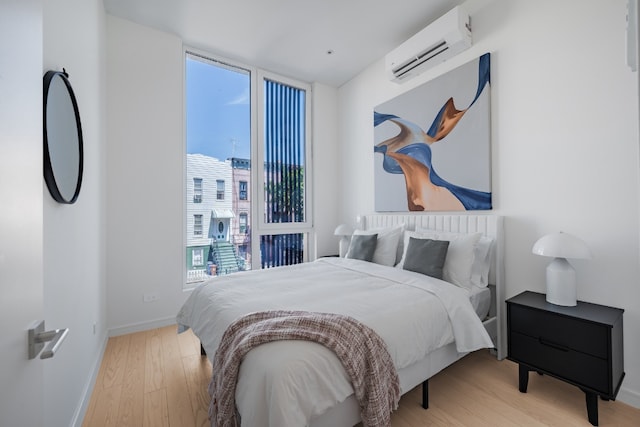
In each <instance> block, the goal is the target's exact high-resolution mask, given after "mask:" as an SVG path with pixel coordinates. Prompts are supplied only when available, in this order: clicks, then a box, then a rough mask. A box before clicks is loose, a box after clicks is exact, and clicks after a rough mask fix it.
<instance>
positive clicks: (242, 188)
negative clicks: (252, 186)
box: [238, 181, 247, 200]
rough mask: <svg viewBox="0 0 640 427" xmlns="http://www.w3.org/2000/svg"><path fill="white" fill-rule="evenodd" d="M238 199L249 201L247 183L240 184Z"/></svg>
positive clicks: (241, 182)
mask: <svg viewBox="0 0 640 427" xmlns="http://www.w3.org/2000/svg"><path fill="white" fill-rule="evenodd" d="M238 198H239V199H240V200H247V181H240V182H238Z"/></svg>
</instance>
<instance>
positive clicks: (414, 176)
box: [387, 153, 465, 211]
mask: <svg viewBox="0 0 640 427" xmlns="http://www.w3.org/2000/svg"><path fill="white" fill-rule="evenodd" d="M387 156H389V157H391V158H392V159H394V160H395V161H396V162H398V165H400V168H402V172H403V174H404V179H405V184H406V186H407V203H408V205H409V210H410V211H424V210H436V209H439V210H450V211H463V210H465V208H464V205H463V204H462V203H461V202H460V200H458V198H457V197H456V196H454V195H453V193H451V191H449V190H448V189H446V188H444V187H440V186H437V185H434V184H433V183H432V182H431V179H430V178H429V168H428V167H426V166H425V165H424V164H422V163H420V162H419V161H418V160H416V159H414V158H413V157H410V156H407V155H404V154H398V153H387Z"/></svg>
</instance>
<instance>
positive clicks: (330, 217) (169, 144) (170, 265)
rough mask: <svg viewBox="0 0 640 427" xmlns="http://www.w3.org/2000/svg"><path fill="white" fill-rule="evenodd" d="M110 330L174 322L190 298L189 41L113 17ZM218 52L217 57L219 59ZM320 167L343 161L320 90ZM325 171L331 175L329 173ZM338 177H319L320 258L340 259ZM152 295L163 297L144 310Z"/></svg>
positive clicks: (316, 112)
mask: <svg viewBox="0 0 640 427" xmlns="http://www.w3.org/2000/svg"><path fill="white" fill-rule="evenodd" d="M107 34H108V36H107V39H108V49H107V61H108V66H107V75H108V79H107V80H108V89H109V90H108V94H107V100H108V101H107V103H108V139H109V145H108V150H107V157H108V191H107V193H108V202H107V229H108V230H109V233H108V236H107V282H108V287H107V288H108V291H107V312H108V315H107V324H108V328H109V329H110V330H111V333H112V334H120V333H125V332H129V331H134V330H140V329H147V328H149V327H151V326H157V325H163V324H170V323H173V322H174V321H175V316H176V314H177V312H178V310H179V309H180V306H181V305H182V303H183V302H184V300H185V299H186V297H187V295H188V293H187V292H183V291H182V285H183V270H182V269H183V264H184V242H183V210H184V204H183V200H184V196H183V194H184V189H183V162H184V146H183V98H182V93H183V92H182V85H183V68H184V65H183V62H184V60H183V52H182V41H181V40H180V39H179V38H177V37H176V36H174V35H171V34H167V33H163V32H160V31H156V30H153V29H150V28H147V27H144V26H141V25H138V24H134V23H132V22H130V21H126V20H123V19H120V18H116V17H113V16H108V17H107ZM212 53H213V54H215V52H212ZM312 99H313V101H312V102H313V103H312V114H313V118H314V127H313V139H314V147H313V150H314V156H315V157H316V160H315V161H316V162H318V161H319V162H320V164H324V162H330V159H333V158H335V150H336V144H337V142H336V141H337V113H336V108H335V106H336V100H337V91H336V90H335V89H333V88H330V87H327V86H323V85H318V84H317V85H314V86H313V98H312ZM322 172H324V173H322ZM336 188H337V177H336V174H335V173H333V171H331V173H327V171H326V170H324V171H323V169H316V170H315V171H314V190H315V200H314V206H315V210H316V212H315V226H316V229H317V230H318V231H319V233H318V239H317V249H318V254H320V255H324V254H329V253H335V249H334V247H335V246H336V245H337V240H336V239H335V238H334V236H333V228H334V227H335V224H336V218H337V212H338V210H337V206H336V205H335V203H333V201H334V200H336V196H335V189H336ZM144 293H155V294H157V295H158V299H157V300H156V301H155V302H152V303H143V300H142V297H143V294H144Z"/></svg>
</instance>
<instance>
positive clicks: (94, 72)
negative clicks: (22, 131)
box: [42, 0, 106, 426]
mask: <svg viewBox="0 0 640 427" xmlns="http://www.w3.org/2000/svg"><path fill="white" fill-rule="evenodd" d="M105 35H106V31H105V13H104V8H103V5H102V1H101V0H91V1H86V0H50V1H46V2H44V11H43V41H44V45H43V48H44V58H43V67H44V69H43V70H42V73H43V74H44V72H45V71H47V70H62V68H63V67H64V68H66V70H67V72H68V73H69V74H70V76H69V80H70V82H71V84H72V86H73V89H74V92H75V95H76V99H77V102H78V106H79V109H80V119H81V121H82V130H83V136H84V176H83V182H82V189H81V191H80V195H79V197H78V200H77V202H76V203H75V204H73V205H62V204H58V203H56V202H55V201H54V200H53V198H52V197H51V196H50V194H49V191H48V190H47V189H46V186H45V185H44V180H43V186H44V187H45V188H44V190H43V197H44V305H45V319H46V326H47V329H55V328H69V334H68V336H67V339H66V340H65V342H64V344H63V345H62V346H61V347H60V351H59V352H58V353H57V354H56V355H55V357H54V358H53V359H50V360H47V361H45V362H44V366H45V368H44V396H45V399H44V402H45V406H44V419H45V420H46V424H47V425H58V426H62V425H69V424H72V423H75V422H77V423H78V424H79V423H81V422H82V416H83V415H84V410H85V406H84V405H86V404H87V403H88V402H87V401H84V400H83V399H84V398H85V397H87V398H88V397H89V396H86V394H87V393H89V394H90V392H91V387H92V384H91V382H92V380H93V379H94V376H95V374H96V373H97V369H98V367H99V366H98V364H99V361H100V358H101V356H102V351H103V348H104V344H105V341H106V332H105V331H106V329H105V328H106V322H105V320H106V311H105V270H104V258H105V248H104V234H105V216H104V209H105V143H106V135H105V130H106V127H105V121H106V101H105V76H104V49H105ZM94 325H95V328H96V329H95V331H94Z"/></svg>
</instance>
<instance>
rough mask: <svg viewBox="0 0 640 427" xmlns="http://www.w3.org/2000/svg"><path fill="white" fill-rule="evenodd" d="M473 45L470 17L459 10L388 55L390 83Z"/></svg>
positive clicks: (437, 21)
mask: <svg viewBox="0 0 640 427" xmlns="http://www.w3.org/2000/svg"><path fill="white" fill-rule="evenodd" d="M471 43H472V40H471V24H470V18H469V15H468V14H467V13H466V12H465V11H464V9H462V8H461V7H460V6H457V7H455V8H454V9H452V10H450V11H449V12H448V13H446V14H445V15H443V16H441V17H440V18H438V19H437V20H435V21H434V22H433V23H432V24H430V25H429V26H427V27H426V28H424V29H423V30H422V31H420V32H419V33H417V34H415V35H414V36H413V37H411V38H410V39H408V40H407V41H405V42H404V43H402V44H401V45H400V46H398V47H397V48H396V49H394V50H393V51H391V52H389V54H387V56H386V57H385V64H386V67H387V73H388V75H389V79H390V80H393V81H396V82H401V81H405V80H407V79H409V78H410V77H413V76H416V75H418V74H420V73H421V72H423V71H425V70H427V69H429V68H431V67H433V66H434V65H436V64H439V63H441V62H443V61H446V60H447V59H449V58H451V57H452V56H454V55H456V54H458V53H460V52H462V51H463V50H465V49H468V48H469V47H470V46H471Z"/></svg>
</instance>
